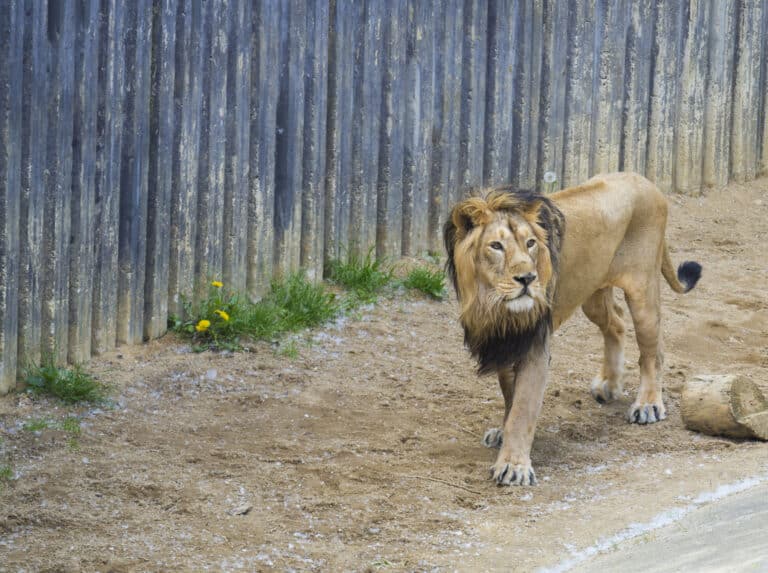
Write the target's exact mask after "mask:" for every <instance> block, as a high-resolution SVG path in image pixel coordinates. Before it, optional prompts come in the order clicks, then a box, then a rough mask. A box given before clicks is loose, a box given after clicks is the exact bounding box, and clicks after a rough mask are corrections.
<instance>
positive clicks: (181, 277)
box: [168, 0, 205, 314]
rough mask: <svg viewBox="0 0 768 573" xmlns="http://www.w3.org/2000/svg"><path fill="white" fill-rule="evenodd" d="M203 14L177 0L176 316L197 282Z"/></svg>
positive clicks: (172, 278) (195, 1)
mask: <svg viewBox="0 0 768 573" xmlns="http://www.w3.org/2000/svg"><path fill="white" fill-rule="evenodd" d="M204 16H205V13H204V11H203V6H202V0H179V2H178V5H177V11H176V54H175V62H176V77H175V82H174V83H175V85H174V101H175V104H176V107H175V113H174V143H173V148H174V157H173V179H172V187H171V251H170V264H169V265H168V296H169V309H168V310H169V312H172V313H175V314H180V313H181V311H182V304H181V303H182V299H183V298H184V297H187V298H191V296H192V293H193V289H194V281H195V274H194V271H195V256H196V253H195V243H196V237H197V187H198V172H199V165H198V160H199V153H200V129H201V126H200V121H201V120H200V111H201V105H202V95H203V90H202V73H201V71H202V65H203V62H202V60H203V53H204V46H205V44H204V42H203V30H204V26H203V23H204V20H203V19H204Z"/></svg>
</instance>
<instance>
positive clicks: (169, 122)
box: [144, 0, 176, 339]
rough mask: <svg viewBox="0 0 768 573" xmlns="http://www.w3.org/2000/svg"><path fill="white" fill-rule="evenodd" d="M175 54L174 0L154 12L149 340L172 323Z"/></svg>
mask: <svg viewBox="0 0 768 573" xmlns="http://www.w3.org/2000/svg"><path fill="white" fill-rule="evenodd" d="M175 52H176V11H175V2H173V0H162V2H161V3H160V4H159V5H158V6H156V8H155V10H153V14H152V64H151V70H152V72H151V73H152V76H151V86H152V89H151V94H150V98H151V99H150V105H149V112H150V118H149V175H148V177H149V183H148V186H147V191H148V194H149V196H148V199H147V265H146V281H145V289H144V338H145V339H152V338H157V337H159V336H161V335H162V334H163V333H164V332H165V331H166V328H167V324H168V265H169V262H170V244H171V186H172V182H173V180H172V175H173V150H174V146H173V131H174V105H175V104H174V99H173V96H174V85H175V81H176V63H175Z"/></svg>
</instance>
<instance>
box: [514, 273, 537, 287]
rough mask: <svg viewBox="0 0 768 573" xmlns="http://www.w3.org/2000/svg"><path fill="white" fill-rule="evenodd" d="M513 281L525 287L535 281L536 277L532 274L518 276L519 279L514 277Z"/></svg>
mask: <svg viewBox="0 0 768 573" xmlns="http://www.w3.org/2000/svg"><path fill="white" fill-rule="evenodd" d="M515 280H516V281H517V282H519V283H520V284H521V285H523V286H524V287H527V286H528V285H529V284H531V283H532V282H533V281H535V280H536V275H535V274H534V273H528V274H525V275H520V276H519V277H515Z"/></svg>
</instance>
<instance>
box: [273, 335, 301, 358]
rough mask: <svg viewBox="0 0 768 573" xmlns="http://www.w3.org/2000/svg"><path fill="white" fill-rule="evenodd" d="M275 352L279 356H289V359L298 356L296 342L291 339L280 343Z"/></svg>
mask: <svg viewBox="0 0 768 573" xmlns="http://www.w3.org/2000/svg"><path fill="white" fill-rule="evenodd" d="M277 354H278V355H279V356H284V357H285V358H290V359H291V360H296V359H297V358H298V357H299V346H298V345H297V344H296V341H295V340H291V341H289V342H287V343H285V344H281V345H280V348H279V349H278V351H277Z"/></svg>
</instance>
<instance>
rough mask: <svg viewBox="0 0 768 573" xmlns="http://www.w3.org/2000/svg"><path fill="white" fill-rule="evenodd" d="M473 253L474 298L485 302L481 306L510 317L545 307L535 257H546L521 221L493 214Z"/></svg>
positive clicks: (513, 217)
mask: <svg viewBox="0 0 768 573" xmlns="http://www.w3.org/2000/svg"><path fill="white" fill-rule="evenodd" d="M474 250H475V252H474V259H475V265H474V266H475V268H476V271H477V275H476V280H477V288H478V297H480V298H485V299H486V303H485V304H487V305H488V306H490V307H496V309H497V312H510V313H527V312H531V311H532V310H534V309H535V308H536V307H541V306H545V305H546V304H547V292H546V284H545V283H543V282H542V281H541V280H540V277H539V264H538V259H539V257H540V256H541V255H542V254H544V255H545V256H546V253H544V251H545V250H546V245H543V244H542V241H541V238H540V237H537V236H536V233H535V232H534V230H533V227H531V225H530V224H529V223H528V222H527V221H526V220H525V218H523V217H522V216H520V215H515V214H508V213H504V212H499V213H496V214H495V215H494V218H493V220H492V221H491V222H490V223H489V224H487V225H485V226H484V227H483V228H482V229H481V231H480V233H479V237H478V238H477V240H476V242H475V245H474ZM468 255H469V253H468ZM470 256H471V255H470Z"/></svg>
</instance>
